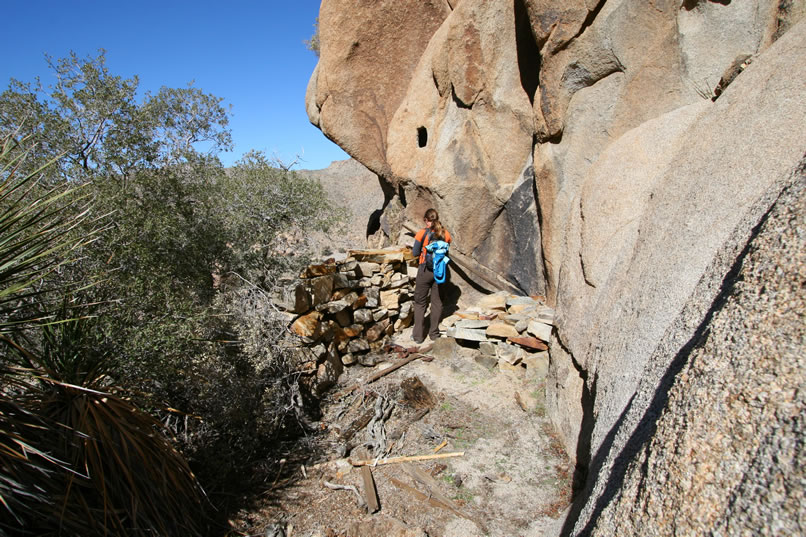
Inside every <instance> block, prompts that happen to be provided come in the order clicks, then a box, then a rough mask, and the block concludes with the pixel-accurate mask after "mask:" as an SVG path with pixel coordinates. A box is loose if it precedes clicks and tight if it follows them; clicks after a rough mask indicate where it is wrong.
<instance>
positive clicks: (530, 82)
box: [514, 0, 540, 104]
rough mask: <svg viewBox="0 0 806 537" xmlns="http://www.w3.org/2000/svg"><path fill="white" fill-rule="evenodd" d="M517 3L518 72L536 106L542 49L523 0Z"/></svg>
mask: <svg viewBox="0 0 806 537" xmlns="http://www.w3.org/2000/svg"><path fill="white" fill-rule="evenodd" d="M514 1H515V44H516V46H517V48H518V71H519V72H520V76H521V86H523V91H525V92H526V95H528V96H529V102H530V103H532V104H534V102H535V92H537V86H538V84H540V49H539V48H538V46H537V43H535V38H534V35H533V34H532V25H531V23H530V22H529V14H528V12H527V11H526V6H525V5H524V3H523V0H514Z"/></svg>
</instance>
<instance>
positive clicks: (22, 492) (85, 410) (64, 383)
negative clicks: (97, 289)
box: [0, 139, 204, 536]
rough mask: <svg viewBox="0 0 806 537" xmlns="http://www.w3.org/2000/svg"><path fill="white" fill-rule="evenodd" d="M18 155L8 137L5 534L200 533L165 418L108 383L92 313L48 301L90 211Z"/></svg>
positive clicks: (0, 390)
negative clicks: (52, 306) (42, 186)
mask: <svg viewBox="0 0 806 537" xmlns="http://www.w3.org/2000/svg"><path fill="white" fill-rule="evenodd" d="M22 158H24V155H22V154H21V153H15V147H14V144H13V142H12V141H11V140H10V139H6V140H4V141H3V144H2V151H0V172H2V177H0V179H2V184H0V534H4V533H5V532H8V533H9V534H14V535H20V534H30V535H82V536H94V535H99V536H100V535H136V536H140V535H143V536H145V535H148V536H153V535H165V536H169V535H183V536H184V535H200V534H202V533H203V528H204V518H203V517H202V516H200V515H201V508H202V506H203V500H204V496H203V492H202V490H201V488H200V487H199V485H198V483H197V481H196V479H195V477H194V476H193V474H192V473H191V471H190V469H189V468H188V466H187V464H186V462H185V461H184V459H183V458H182V456H181V455H180V454H179V453H178V452H177V451H176V450H175V449H174V448H173V447H172V445H171V443H170V442H169V441H168V440H167V439H166V437H165V436H164V435H163V430H164V429H163V427H162V426H161V424H160V423H159V422H157V421H156V420H154V419H153V418H152V417H151V416H149V415H148V414H146V413H144V412H141V411H140V410H138V408H137V407H136V406H135V405H134V404H133V403H132V402H131V401H129V400H127V399H126V398H125V397H123V396H121V395H120V394H118V393H116V392H115V390H113V389H112V388H111V387H110V385H109V380H110V379H109V377H108V376H107V375H106V373H107V371H106V367H105V364H106V363H107V359H106V357H105V356H103V355H99V354H98V352H97V350H96V348H95V347H94V346H93V343H94V342H93V339H92V329H93V327H92V326H91V325H90V324H89V323H90V321H89V320H87V319H80V318H78V317H77V316H75V315H71V314H69V310H68V309H66V308H65V309H64V310H63V311H62V314H61V316H59V315H57V313H54V312H52V311H50V310H49V309H47V308H44V309H43V304H46V303H48V301H43V300H40V299H41V298H42V297H45V296H49V297H52V296H54V295H55V294H58V293H56V291H58V289H53V288H52V287H51V288H48V286H45V285H43V284H42V282H43V279H44V278H45V277H46V276H48V275H51V274H52V273H53V271H54V270H56V269H57V268H58V267H59V266H60V265H61V264H62V263H64V262H65V258H66V255H65V254H66V253H67V252H70V251H72V250H74V249H75V248H77V247H78V246H80V245H82V244H84V243H86V240H87V239H86V237H79V238H75V237H74V236H73V234H72V233H71V232H72V230H73V227H74V226H75V225H76V224H77V222H78V221H80V219H81V218H84V217H85V214H86V212H85V211H82V210H79V211H76V210H75V209H74V208H73V207H70V206H69V205H67V204H65V203H64V201H65V200H67V199H69V198H70V196H72V195H73V191H72V190H71V189H61V190H57V191H48V192H45V193H37V192H38V188H37V185H36V178H35V177H33V176H32V175H27V176H25V177H22V178H17V177H15V172H16V170H17V169H18V165H19V163H20V162H21V159H22ZM64 303H66V302H64ZM37 340H39V341H37Z"/></svg>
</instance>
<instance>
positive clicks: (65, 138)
mask: <svg viewBox="0 0 806 537" xmlns="http://www.w3.org/2000/svg"><path fill="white" fill-rule="evenodd" d="M105 54H106V53H105V51H103V50H100V51H99V55H98V56H97V57H88V58H84V59H82V58H79V57H78V56H77V55H76V54H75V53H73V52H71V53H70V56H69V57H67V58H62V59H59V60H53V59H52V58H50V57H46V59H47V64H48V67H49V68H50V70H51V72H52V74H53V76H54V77H55V79H56V82H55V83H53V84H51V85H48V86H45V85H44V84H43V83H42V81H41V79H39V78H37V79H36V80H35V81H34V82H21V81H19V80H16V79H12V80H11V82H10V84H9V87H8V89H7V90H5V91H4V92H3V93H2V94H0V135H3V136H9V135H12V134H15V133H16V134H17V135H20V136H26V137H30V139H31V141H32V142H33V143H34V144H36V148H35V152H34V154H32V155H31V157H30V158H29V159H27V162H28V164H29V165H30V166H39V165H41V163H42V161H43V159H46V160H48V159H52V158H55V157H57V156H61V155H63V156H64V158H61V159H60V160H59V163H58V167H57V170H58V171H59V172H60V174H61V177H62V178H63V179H70V180H73V181H76V180H86V179H91V178H94V177H100V176H105V177H109V178H117V179H119V180H122V181H124V182H125V181H126V180H128V179H129V178H130V177H131V175H132V174H133V173H135V172H136V171H138V170H142V169H154V168H156V167H159V166H163V165H166V164H173V163H178V162H184V161H186V160H187V159H189V158H193V157H195V156H196V155H197V154H198V153H199V152H200V151H201V149H202V148H204V151H201V152H202V153H205V154H207V155H213V154H217V152H219V151H222V150H225V151H226V150H229V149H231V148H232V138H231V135H230V132H229V130H228V128H227V125H228V124H229V115H228V112H227V110H226V109H225V108H224V107H223V106H222V104H221V103H222V99H220V98H217V97H214V96H212V95H209V94H205V93H203V92H202V91H201V90H199V89H198V88H194V87H192V86H188V87H187V88H179V89H177V88H166V87H163V88H161V89H160V90H159V91H158V92H157V93H156V95H152V94H150V93H147V94H146V95H145V97H144V99H143V101H142V102H138V100H137V88H138V84H139V80H138V78H137V77H136V76H135V77H133V78H126V79H124V78H122V77H120V76H115V75H112V74H110V72H109V70H108V68H107V67H106V56H105Z"/></svg>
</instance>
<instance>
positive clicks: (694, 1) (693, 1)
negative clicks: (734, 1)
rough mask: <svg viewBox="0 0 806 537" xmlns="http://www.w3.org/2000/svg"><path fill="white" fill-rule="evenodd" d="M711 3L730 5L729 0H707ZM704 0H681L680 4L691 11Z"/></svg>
mask: <svg viewBox="0 0 806 537" xmlns="http://www.w3.org/2000/svg"><path fill="white" fill-rule="evenodd" d="M709 1H710V2H711V3H714V4H722V5H723V6H728V5H730V2H731V0H709ZM703 2H704V0H683V5H682V6H681V7H682V8H683V9H685V10H686V11H691V10H692V9H694V8H695V7H697V6H698V5H699V4H702V3H703Z"/></svg>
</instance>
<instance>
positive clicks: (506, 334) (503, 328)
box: [486, 321, 520, 338]
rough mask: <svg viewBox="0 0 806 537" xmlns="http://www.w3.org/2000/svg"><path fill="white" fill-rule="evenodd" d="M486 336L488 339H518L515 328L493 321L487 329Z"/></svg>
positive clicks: (502, 322)
mask: <svg viewBox="0 0 806 537" xmlns="http://www.w3.org/2000/svg"><path fill="white" fill-rule="evenodd" d="M486 334H487V336H488V337H490V336H492V337H502V338H513V337H518V336H520V334H519V333H518V331H517V330H515V327H514V326H512V325H511V324H509V323H506V322H504V321H495V322H493V323H490V326H488V327H487V331H486Z"/></svg>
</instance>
